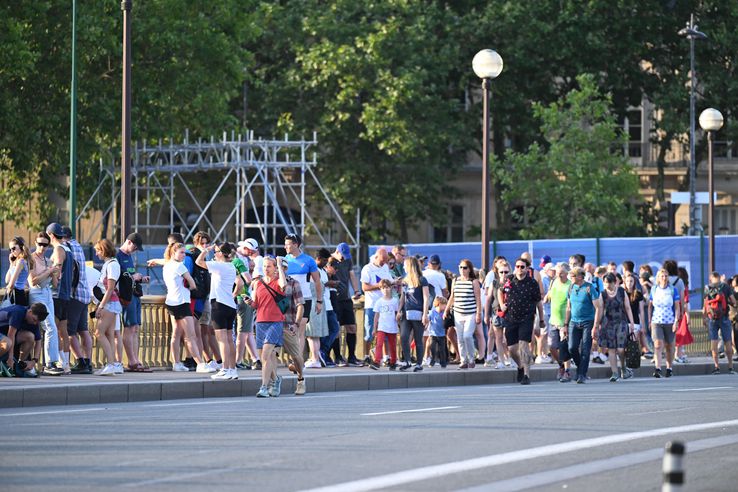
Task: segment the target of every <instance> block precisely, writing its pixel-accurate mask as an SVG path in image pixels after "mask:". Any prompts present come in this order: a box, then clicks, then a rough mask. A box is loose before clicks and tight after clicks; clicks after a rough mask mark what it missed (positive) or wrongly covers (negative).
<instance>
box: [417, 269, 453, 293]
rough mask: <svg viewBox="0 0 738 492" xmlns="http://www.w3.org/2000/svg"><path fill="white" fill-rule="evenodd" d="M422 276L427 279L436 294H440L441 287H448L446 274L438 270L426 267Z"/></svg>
mask: <svg viewBox="0 0 738 492" xmlns="http://www.w3.org/2000/svg"><path fill="white" fill-rule="evenodd" d="M423 276H424V277H425V279H426V280H427V281H428V283H429V284H430V285H432V286H433V288H434V289H436V296H442V295H443V289H448V284H447V283H446V276H445V275H444V274H443V273H441V272H440V271H438V270H431V269H430V268H426V269H425V270H423Z"/></svg>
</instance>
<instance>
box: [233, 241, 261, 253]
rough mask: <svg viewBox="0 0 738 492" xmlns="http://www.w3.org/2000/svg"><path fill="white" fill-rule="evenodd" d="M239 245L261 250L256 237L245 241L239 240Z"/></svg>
mask: <svg viewBox="0 0 738 492" xmlns="http://www.w3.org/2000/svg"><path fill="white" fill-rule="evenodd" d="M238 245H239V246H240V247H242V248H248V249H250V250H252V251H259V243H257V242H256V239H251V238H248V239H247V240H245V241H239V242H238Z"/></svg>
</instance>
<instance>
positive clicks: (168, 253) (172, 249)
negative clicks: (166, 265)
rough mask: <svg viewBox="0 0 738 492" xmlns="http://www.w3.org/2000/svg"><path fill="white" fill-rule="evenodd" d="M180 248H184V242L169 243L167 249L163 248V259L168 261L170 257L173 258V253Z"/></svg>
mask: <svg viewBox="0 0 738 492" xmlns="http://www.w3.org/2000/svg"><path fill="white" fill-rule="evenodd" d="M182 248H184V244H182V243H172V244H170V245H169V246H167V249H165V250H164V259H165V260H167V261H170V260H171V259H172V258H174V253H176V252H177V251H179V250H180V249H182Z"/></svg>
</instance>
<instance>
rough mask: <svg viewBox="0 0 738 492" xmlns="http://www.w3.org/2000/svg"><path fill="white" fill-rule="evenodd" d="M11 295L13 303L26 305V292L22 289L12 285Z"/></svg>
mask: <svg viewBox="0 0 738 492" xmlns="http://www.w3.org/2000/svg"><path fill="white" fill-rule="evenodd" d="M11 295H12V296H13V299H12V301H13V304H15V305H16V306H25V307H28V293H27V292H26V291H25V290H24V289H17V288H15V287H14V288H13V292H12V294H11Z"/></svg>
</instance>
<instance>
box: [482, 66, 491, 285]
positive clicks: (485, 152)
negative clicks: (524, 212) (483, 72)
mask: <svg viewBox="0 0 738 492" xmlns="http://www.w3.org/2000/svg"><path fill="white" fill-rule="evenodd" d="M491 83H492V79H489V78H485V79H482V93H483V94H484V109H483V113H484V123H483V125H482V126H483V130H482V132H483V134H484V135H483V137H482V138H483V140H482V268H483V269H484V271H485V272H487V271H489V130H490V129H489V119H490V118H489V113H490V111H489V109H490V108H489V96H490V94H489V93H490V84H491Z"/></svg>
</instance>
